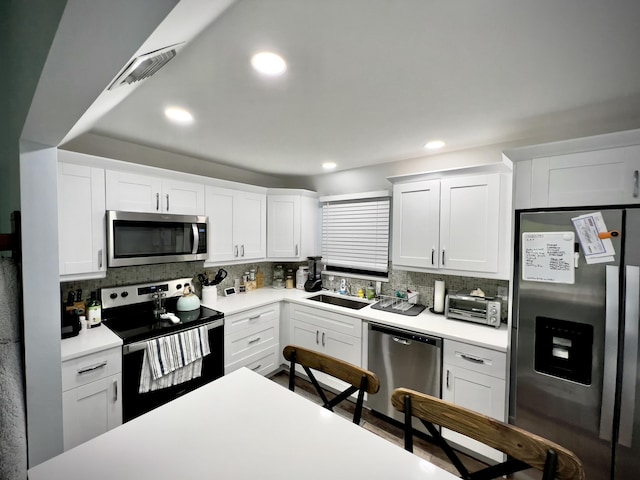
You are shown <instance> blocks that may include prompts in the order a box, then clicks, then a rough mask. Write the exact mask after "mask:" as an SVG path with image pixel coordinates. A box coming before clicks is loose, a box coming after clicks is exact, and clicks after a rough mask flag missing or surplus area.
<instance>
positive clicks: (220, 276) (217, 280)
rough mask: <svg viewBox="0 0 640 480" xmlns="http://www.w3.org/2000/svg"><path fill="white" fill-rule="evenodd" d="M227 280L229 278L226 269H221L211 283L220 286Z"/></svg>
mask: <svg viewBox="0 0 640 480" xmlns="http://www.w3.org/2000/svg"><path fill="white" fill-rule="evenodd" d="M225 278H227V271H226V270H225V269H224V268H221V269H220V270H218V273H216V277H215V278H214V279H213V281H212V282H211V285H218V284H219V283H220V282H222V280H224V279H225Z"/></svg>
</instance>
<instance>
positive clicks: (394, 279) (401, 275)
mask: <svg viewBox="0 0 640 480" xmlns="http://www.w3.org/2000/svg"><path fill="white" fill-rule="evenodd" d="M275 265H282V266H283V268H284V270H285V273H286V271H287V269H291V270H292V272H293V275H294V279H295V272H296V270H297V268H298V266H299V265H307V263H306V262H300V263H283V262H277V263H275V262H256V263H247V264H240V265H225V266H222V267H207V268H206V269H205V268H204V267H203V266H202V262H180V263H165V264H159V265H145V266H136V267H120V268H110V269H108V270H107V276H106V277H105V278H101V279H96V280H82V281H72V282H62V283H61V284H60V289H61V290H62V295H63V298H66V294H67V292H68V291H69V290H77V289H78V288H81V289H82V291H83V292H84V297H85V298H88V297H89V295H90V293H91V291H93V290H99V289H101V288H103V287H114V286H118V285H130V284H135V283H146V282H153V281H156V280H158V281H160V280H169V279H173V278H182V277H191V278H194V285H195V287H196V293H198V295H200V294H201V292H200V284H199V283H198V282H197V280H195V278H196V277H197V275H198V274H199V273H205V274H206V273H208V272H211V274H212V275H215V273H216V272H217V271H218V269H219V268H224V269H225V270H226V271H227V273H228V275H227V278H225V279H224V280H223V281H222V283H221V284H220V286H221V288H225V287H232V286H233V285H234V280H235V279H236V278H241V277H242V275H243V274H244V273H245V272H248V271H249V269H251V268H256V269H257V268H260V270H261V271H262V273H263V274H264V284H265V286H270V285H271V284H272V279H273V268H274V266H275ZM342 278H345V279H346V280H347V283H348V285H349V286H350V292H351V294H352V295H356V294H357V292H358V290H359V289H362V290H363V291H366V287H367V285H369V281H368V280H363V279H358V278H351V277H346V276H344V277H343V276H339V275H334V280H333V281H332V282H329V281H328V276H327V275H324V276H323V281H324V287H325V288H327V289H329V290H337V289H338V287H339V285H340V280H341V279H342ZM436 280H444V282H445V288H446V289H447V291H449V292H454V291H458V290H461V291H465V292H470V291H471V290H473V289H476V288H480V289H482V290H483V291H484V293H485V294H486V295H487V296H491V297H492V296H497V295H498V293H499V290H498V289H499V288H500V289H505V291H508V287H509V282H508V281H507V280H490V279H486V278H474V277H459V276H453V275H440V274H433V273H421V272H408V271H404V270H397V269H396V270H394V269H393V265H391V264H390V265H389V281H388V282H382V285H381V294H382V295H394V294H395V292H396V291H402V292H405V291H407V290H410V291H412V292H418V303H421V304H422V305H426V306H427V307H432V306H433V289H434V283H435V281H436ZM374 284H375V283H374ZM506 308H507V305H506V302H505V304H504V306H503V316H504V315H506Z"/></svg>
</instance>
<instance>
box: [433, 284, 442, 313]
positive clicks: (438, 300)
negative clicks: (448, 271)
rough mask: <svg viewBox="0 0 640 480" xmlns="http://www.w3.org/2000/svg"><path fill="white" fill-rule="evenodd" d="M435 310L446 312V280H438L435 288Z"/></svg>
mask: <svg viewBox="0 0 640 480" xmlns="http://www.w3.org/2000/svg"><path fill="white" fill-rule="evenodd" d="M433 311H434V312H436V313H442V312H444V280H436V284H435V287H434V288H433Z"/></svg>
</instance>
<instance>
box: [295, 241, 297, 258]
mask: <svg viewBox="0 0 640 480" xmlns="http://www.w3.org/2000/svg"><path fill="white" fill-rule="evenodd" d="M295 256H296V257H297V256H298V245H297V244H296V255H295Z"/></svg>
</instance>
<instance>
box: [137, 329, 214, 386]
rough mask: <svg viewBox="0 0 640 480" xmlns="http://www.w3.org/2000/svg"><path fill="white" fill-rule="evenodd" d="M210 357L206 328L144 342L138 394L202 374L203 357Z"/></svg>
mask: <svg viewBox="0 0 640 480" xmlns="http://www.w3.org/2000/svg"><path fill="white" fill-rule="evenodd" d="M209 353H211V351H210V349H209V333H208V330H207V327H206V326H202V327H198V328H192V329H191V330H185V331H184V332H179V333H176V334H174V335H167V336H164V337H160V338H154V339H153V340H149V341H148V342H147V346H146V348H145V351H144V357H143V361H142V371H141V373H140V387H139V389H138V391H139V393H145V392H149V391H153V390H158V389H161V388H166V387H170V386H172V385H178V384H180V383H183V382H187V381H189V380H192V379H194V378H197V377H199V376H200V375H201V373H202V357H204V356H206V355H209Z"/></svg>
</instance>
